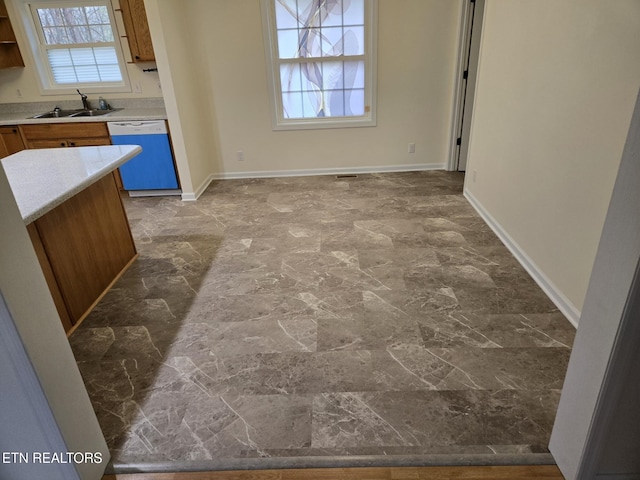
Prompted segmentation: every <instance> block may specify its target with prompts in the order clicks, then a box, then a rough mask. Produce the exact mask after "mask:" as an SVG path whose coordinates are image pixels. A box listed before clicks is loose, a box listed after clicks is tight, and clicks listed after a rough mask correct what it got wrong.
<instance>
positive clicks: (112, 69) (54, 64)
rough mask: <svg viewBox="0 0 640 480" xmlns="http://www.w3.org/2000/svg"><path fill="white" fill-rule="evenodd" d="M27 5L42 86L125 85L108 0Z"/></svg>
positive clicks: (121, 59) (117, 41)
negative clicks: (41, 71)
mask: <svg viewBox="0 0 640 480" xmlns="http://www.w3.org/2000/svg"><path fill="white" fill-rule="evenodd" d="M29 7H30V10H31V15H32V17H33V23H34V26H35V31H36V33H37V39H38V43H39V45H38V48H39V50H40V61H41V64H42V65H43V66H44V68H43V70H44V72H45V75H44V76H45V77H46V78H44V79H43V80H45V81H43V83H44V84H45V85H44V86H45V90H46V89H48V88H50V89H59V88H64V87H73V88H77V87H79V86H82V87H92V86H100V87H109V86H113V87H120V86H123V85H125V76H126V68H125V63H124V60H123V56H122V52H121V48H120V43H119V39H118V35H117V32H116V31H115V26H114V25H115V22H114V19H113V11H112V9H111V5H110V3H109V2H108V1H100V0H96V1H90V2H83V1H82V0H80V1H76V2H75V3H69V2H64V3H63V2H51V1H45V2H38V3H30V4H29Z"/></svg>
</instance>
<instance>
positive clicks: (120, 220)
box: [27, 174, 137, 333]
mask: <svg viewBox="0 0 640 480" xmlns="http://www.w3.org/2000/svg"><path fill="white" fill-rule="evenodd" d="M27 228H28V229H29V234H30V236H31V241H32V243H33V244H34V248H35V250H36V253H37V255H38V259H39V260H40V264H41V266H42V270H43V272H44V274H45V278H46V279H47V282H48V284H49V289H50V290H51V294H52V297H53V299H54V303H55V304H56V307H57V309H58V313H59V314H60V318H61V320H62V323H63V324H64V326H65V330H66V331H67V332H68V333H70V332H71V331H72V330H73V329H74V326H75V325H76V324H78V322H80V321H81V320H82V319H84V317H85V316H86V315H87V314H88V313H89V312H90V311H91V309H92V308H93V307H94V306H95V305H96V303H97V302H98V301H99V300H100V298H102V296H103V295H104V294H105V293H106V292H107V291H108V290H109V288H110V287H111V286H112V284H113V283H114V282H115V281H116V280H117V279H118V278H119V277H120V275H122V273H123V272H124V271H125V270H126V269H127V267H128V266H129V265H130V264H131V262H132V261H133V260H135V258H136V255H137V254H136V249H135V245H134V242H133V237H132V236H131V230H130V228H129V222H128V220H127V216H126V213H125V211H124V207H123V206H122V201H121V199H120V195H119V192H118V188H117V186H116V181H115V177H114V175H113V174H110V175H107V176H106V177H104V178H102V179H101V180H98V181H97V182H96V183H94V184H93V185H91V186H89V187H87V188H86V189H85V190H83V191H82V192H80V193H78V194H77V195H75V196H73V197H71V198H70V199H68V200H67V201H65V202H64V203H63V204H61V205H59V206H58V207H56V208H54V209H53V210H51V211H50V212H49V213H47V214H45V215H44V216H42V217H40V218H39V219H38V220H36V221H35V222H33V223H32V224H30V225H29V226H28V227H27Z"/></svg>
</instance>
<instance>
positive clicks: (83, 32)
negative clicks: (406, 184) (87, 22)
mask: <svg viewBox="0 0 640 480" xmlns="http://www.w3.org/2000/svg"><path fill="white" fill-rule="evenodd" d="M67 31H68V35H69V38H70V39H71V42H69V43H91V34H90V33H89V28H88V27H69V28H68V29H67Z"/></svg>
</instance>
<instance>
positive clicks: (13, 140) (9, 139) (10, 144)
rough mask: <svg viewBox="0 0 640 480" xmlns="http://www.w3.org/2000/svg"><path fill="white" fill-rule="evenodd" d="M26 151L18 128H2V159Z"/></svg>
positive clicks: (0, 131) (0, 154) (0, 128)
mask: <svg viewBox="0 0 640 480" xmlns="http://www.w3.org/2000/svg"><path fill="white" fill-rule="evenodd" d="M20 150H24V143H23V142H22V137H21V136H20V131H19V130H18V127H0V158H3V157H7V156H9V155H11V154H13V153H16V152H19V151H20Z"/></svg>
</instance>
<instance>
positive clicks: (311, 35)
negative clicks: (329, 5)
mask: <svg viewBox="0 0 640 480" xmlns="http://www.w3.org/2000/svg"><path fill="white" fill-rule="evenodd" d="M298 42H299V52H298V55H297V56H298V57H302V58H305V57H321V56H322V38H321V36H320V29H319V28H303V29H301V30H300V38H299V40H298Z"/></svg>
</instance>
